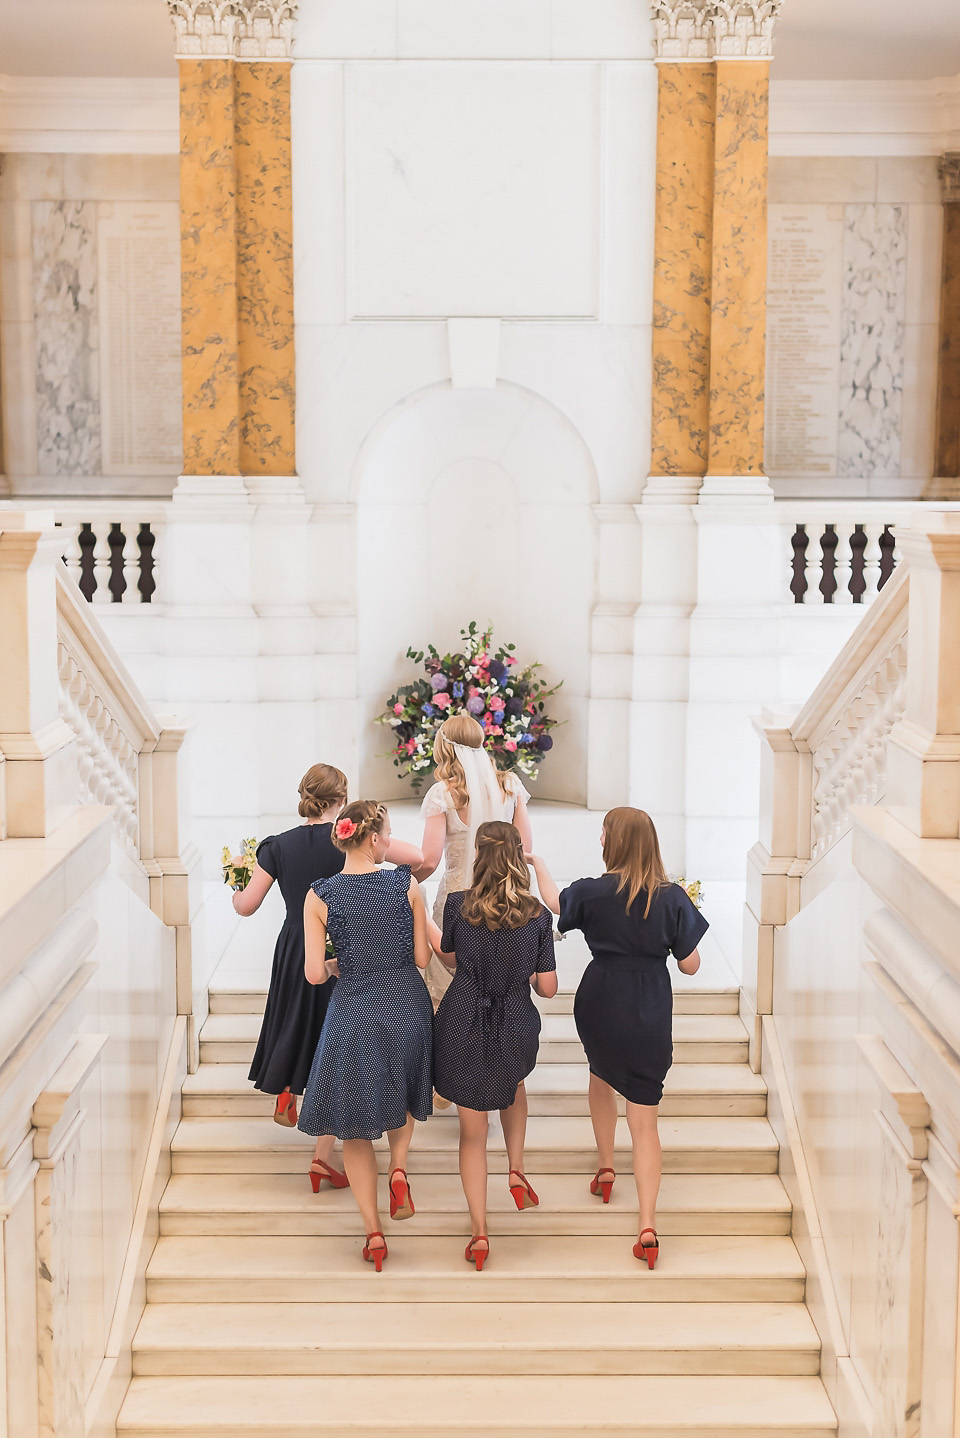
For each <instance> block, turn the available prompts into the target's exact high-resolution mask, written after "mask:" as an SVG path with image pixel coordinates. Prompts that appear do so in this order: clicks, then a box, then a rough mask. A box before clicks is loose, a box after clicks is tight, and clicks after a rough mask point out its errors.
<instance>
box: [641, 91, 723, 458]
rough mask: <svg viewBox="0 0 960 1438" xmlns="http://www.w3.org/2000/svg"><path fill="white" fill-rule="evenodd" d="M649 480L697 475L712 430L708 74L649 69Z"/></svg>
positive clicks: (711, 97)
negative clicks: (652, 170)
mask: <svg viewBox="0 0 960 1438" xmlns="http://www.w3.org/2000/svg"><path fill="white" fill-rule="evenodd" d="M657 74H658V82H659V83H658V101H657V198H656V221H655V238H654V268H653V396H652V417H653V433H652V445H651V460H650V468H651V472H652V473H653V474H658V475H659V474H678V475H702V474H703V473H704V472H705V470H706V467H707V447H708V446H707V431H708V427H709V422H710V293H711V289H710V266H711V236H712V232H713V142H714V101H715V90H716V78H715V67H714V66H713V65H702V66H701V65H696V64H684V65H667V64H661V65H659V66H658V67H657Z"/></svg>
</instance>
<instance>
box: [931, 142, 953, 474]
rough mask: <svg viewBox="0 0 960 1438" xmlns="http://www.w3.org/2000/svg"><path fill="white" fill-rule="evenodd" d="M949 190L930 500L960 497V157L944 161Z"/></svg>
mask: <svg viewBox="0 0 960 1438" xmlns="http://www.w3.org/2000/svg"><path fill="white" fill-rule="evenodd" d="M940 182H941V185H942V192H943V267H942V270H941V280H940V354H939V365H938V374H937V440H936V451H935V460H934V465H935V468H934V479H933V482H932V484H931V485H930V487H929V489H928V497H929V498H935V499H960V154H950V155H944V156H943V158H942V160H941V161H940Z"/></svg>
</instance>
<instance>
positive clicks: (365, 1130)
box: [297, 866, 433, 1139]
mask: <svg viewBox="0 0 960 1438" xmlns="http://www.w3.org/2000/svg"><path fill="white" fill-rule="evenodd" d="M312 887H313V891H314V893H315V894H316V895H317V897H318V898H320V899H322V900H323V902H324V903H325V904H326V906H327V933H328V934H329V935H330V939H331V942H332V943H333V949H334V952H335V954H336V956H337V962H338V964H339V967H340V979H339V982H338V984H337V987H336V989H335V991H334V994H333V997H332V999H331V1001H330V1007H329V1009H328V1010H327V1018H326V1022H325V1023H324V1025H323V1032H322V1034H321V1035H320V1042H319V1043H318V1045H317V1052H316V1055H315V1056H314V1060H313V1066H312V1068H311V1070H310V1078H309V1080H308V1082H307V1088H306V1092H305V1094H304V1096H303V1102H302V1104H301V1105H300V1120H299V1123H298V1125H297V1127H298V1128H299V1129H301V1130H302V1132H303V1133H309V1134H312V1135H313V1136H314V1137H316V1136H317V1135H319V1134H335V1135H336V1136H337V1138H340V1139H354V1138H368V1139H374V1138H380V1137H381V1136H382V1135H383V1134H384V1133H386V1132H387V1131H388V1130H389V1129H395V1128H402V1127H403V1125H404V1124H405V1123H406V1121H407V1115H408V1114H413V1117H414V1118H416V1119H420V1120H421V1121H423V1120H424V1119H426V1118H428V1117H429V1116H430V1113H431V1112H432V1109H433V1080H432V1065H433V1053H432V1038H433V1005H432V1003H431V1002H430V995H429V994H428V993H427V986H426V984H425V983H424V982H423V979H422V977H421V974H420V970H419V969H418V968H417V966H416V963H415V961H414V957H413V911H412V909H411V908H410V900H409V899H408V897H407V893H408V890H409V888H410V870H409V868H408V867H406V866H404V867H402V868H399V869H374V870H371V872H370V873H367V874H337V875H336V876H335V877H333V878H330V879H319V880H318V881H317V882H316V883H315V884H314V885H313V886H312ZM327 984H329V980H327ZM320 987H321V988H325V987H327V985H320Z"/></svg>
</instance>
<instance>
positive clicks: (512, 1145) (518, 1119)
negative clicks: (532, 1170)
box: [500, 1082, 527, 1178]
mask: <svg viewBox="0 0 960 1438" xmlns="http://www.w3.org/2000/svg"><path fill="white" fill-rule="evenodd" d="M500 1122H501V1124H502V1125H503V1137H504V1141H505V1143H506V1145H507V1163H508V1164H509V1166H510V1174H514V1173H519V1174H522V1173H523V1145H524V1143H525V1142H526V1138H527V1090H526V1088H525V1087H524V1085H523V1083H522V1082H520V1083H518V1084H517V1096H516V1098H515V1099H514V1100H513V1103H512V1104H511V1105H510V1107H509V1108H502V1109H501V1110H500ZM509 1176H510V1175H509V1174H508V1175H507V1177H508V1178H509Z"/></svg>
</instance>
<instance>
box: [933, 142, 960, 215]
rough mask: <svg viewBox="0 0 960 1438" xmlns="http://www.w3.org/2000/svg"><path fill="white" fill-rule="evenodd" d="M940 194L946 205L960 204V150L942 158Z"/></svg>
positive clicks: (940, 164)
mask: <svg viewBox="0 0 960 1438" xmlns="http://www.w3.org/2000/svg"><path fill="white" fill-rule="evenodd" d="M937 168H938V170H939V172H940V194H941V197H942V199H943V203H944V204H945V205H956V204H958V203H960V150H953V151H952V152H949V153H948V154H946V155H941V156H940V163H939V165H938V166H937Z"/></svg>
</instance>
